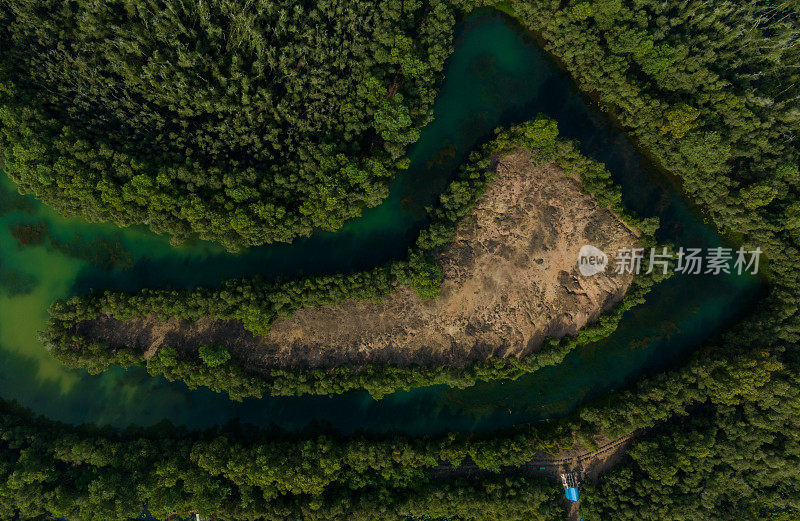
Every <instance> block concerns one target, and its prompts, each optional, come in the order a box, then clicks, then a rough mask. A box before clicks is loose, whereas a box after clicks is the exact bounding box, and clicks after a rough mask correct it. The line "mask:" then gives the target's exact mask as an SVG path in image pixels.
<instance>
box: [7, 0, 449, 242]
mask: <svg viewBox="0 0 800 521" xmlns="http://www.w3.org/2000/svg"><path fill="white" fill-rule="evenodd" d="M453 25H454V18H453V12H452V8H451V7H450V6H449V5H448V4H447V3H445V2H441V1H437V0H433V1H424V2H422V1H408V0H406V1H388V2H369V1H353V0H346V1H341V0H338V1H324V2H307V3H306V5H301V4H297V3H296V2H274V1H272V0H270V1H255V2H253V1H248V2H243V1H239V0H224V1H217V2H203V1H201V0H191V1H186V0H170V1H163V0H147V1H130V0H113V1H97V0H71V1H69V2H63V1H61V0H48V1H44V2H43V1H40V0H19V1H17V0H14V1H2V2H0V49H2V53H0V151H2V161H3V163H4V164H5V170H6V171H7V172H8V173H9V175H10V176H11V177H12V178H13V179H14V181H16V182H17V184H18V185H19V187H20V189H21V190H23V191H24V192H26V193H33V194H35V195H36V196H37V197H39V198H41V199H42V200H44V201H45V202H47V203H48V204H51V205H53V206H54V207H55V208H57V209H58V210H59V211H60V212H62V213H64V214H67V215H80V216H82V217H84V218H87V219H89V220H92V221H107V220H111V221H113V222H115V223H117V224H119V225H122V226H126V225H130V224H135V223H144V224H147V225H148V226H150V228H151V229H153V230H154V231H156V232H166V233H170V234H171V235H172V236H174V237H175V239H176V240H180V239H182V238H185V237H189V236H199V237H202V238H204V239H211V240H215V241H219V242H221V243H222V244H224V245H225V246H227V247H228V248H230V249H238V248H241V247H246V246H250V245H257V244H264V243H270V242H275V241H282V242H288V241H291V240H292V239H293V238H295V237H298V236H307V235H309V234H310V233H311V232H312V231H313V230H315V229H324V230H336V229H338V228H340V227H341V226H342V224H343V222H344V221H345V220H347V219H350V218H353V217H357V216H358V215H360V213H361V211H362V210H363V209H364V208H366V207H369V206H375V205H376V204H378V203H379V202H380V201H381V200H382V199H383V198H384V197H385V196H386V194H387V185H388V181H389V179H390V178H391V177H392V175H394V174H395V173H396V172H397V171H400V170H402V169H403V168H405V166H406V164H407V160H406V159H404V155H405V150H406V148H407V146H408V145H409V144H410V143H413V142H414V141H416V140H417V137H418V135H419V128H420V127H421V126H423V125H424V124H426V123H427V122H428V120H429V119H430V111H431V108H430V107H431V103H432V101H433V98H434V95H435V92H436V85H437V82H438V80H439V76H440V73H441V70H442V67H443V64H444V60H445V58H446V57H447V56H448V55H449V53H450V52H451V47H452V43H451V42H452V31H453Z"/></svg>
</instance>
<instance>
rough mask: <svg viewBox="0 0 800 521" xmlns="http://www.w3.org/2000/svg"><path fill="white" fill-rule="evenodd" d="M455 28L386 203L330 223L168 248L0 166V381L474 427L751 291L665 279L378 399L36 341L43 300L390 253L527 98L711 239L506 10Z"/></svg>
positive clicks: (191, 414) (90, 400)
mask: <svg viewBox="0 0 800 521" xmlns="http://www.w3.org/2000/svg"><path fill="white" fill-rule="evenodd" d="M456 34H457V38H456V45H455V48H456V49H455V52H454V54H453V55H452V56H451V57H450V59H449V61H448V63H447V67H446V71H445V73H446V75H445V79H444V82H443V84H442V86H441V90H440V94H439V96H438V97H437V100H436V102H435V105H434V120H433V122H432V123H431V124H430V125H428V126H427V127H426V128H425V129H424V130H423V132H422V134H421V137H420V140H419V142H418V143H417V144H416V145H415V146H414V147H413V149H412V150H411V152H410V157H411V167H410V168H409V170H408V171H406V172H403V173H401V174H400V175H399V176H398V177H397V178H396V180H395V181H394V182H393V184H392V187H391V191H390V196H389V198H388V199H387V200H386V201H385V202H384V203H382V204H381V205H380V206H378V207H376V208H373V209H370V210H367V211H365V212H364V215H363V216H362V217H361V218H359V219H356V220H354V221H352V222H349V223H347V225H346V226H345V227H344V228H343V229H342V230H340V231H339V232H336V233H318V234H316V235H314V236H312V237H310V238H308V239H304V240H300V241H296V242H295V243H294V244H291V245H272V246H264V247H259V248H252V249H250V250H248V251H247V252H245V253H242V254H236V255H232V254H228V253H226V252H224V251H223V250H222V249H221V248H219V247H217V246H214V245H211V244H207V243H197V244H190V245H186V246H183V247H181V248H173V247H171V246H170V245H169V243H168V241H167V239H165V238H163V237H160V236H156V235H154V234H152V233H150V232H148V231H146V230H144V229H142V228H130V229H118V228H116V227H114V226H113V225H98V224H91V223H87V222H84V221H82V220H80V219H65V218H63V217H61V216H59V215H57V214H56V213H55V212H53V211H52V210H50V209H49V208H47V207H45V206H44V205H42V204H40V203H38V202H37V201H35V200H34V199H32V198H30V197H24V198H23V197H19V196H17V195H16V194H15V189H14V186H13V184H12V183H11V182H10V181H9V180H8V179H7V178H6V177H5V176H2V177H3V180H2V184H0V190H1V191H2V193H0V396H2V397H3V398H5V399H13V400H16V401H18V402H19V403H20V404H21V405H24V406H26V407H29V408H31V409H32V410H33V411H34V412H36V413H39V414H43V415H45V416H47V417H50V418H53V419H57V420H61V421H65V422H69V423H75V424H79V423H87V422H92V423H96V424H100V425H104V424H109V425H114V426H126V425H129V424H136V425H143V426H147V425H153V424H156V423H158V422H160V421H162V420H169V421H171V422H172V423H173V424H175V425H184V426H187V427H190V428H202V427H210V426H214V425H219V424H224V423H226V422H229V421H233V420H238V421H241V422H245V423H252V424H254V425H259V426H268V425H272V424H274V425H278V426H280V427H283V428H286V429H290V430H294V429H300V428H304V427H306V426H308V425H309V424H312V423H315V422H316V423H329V424H331V425H332V426H333V427H335V428H337V429H339V430H341V431H343V432H351V431H354V430H357V429H369V430H374V431H391V430H403V431H406V432H410V433H414V434H420V433H436V432H443V431H447V430H457V431H465V432H470V431H487V430H491V429H495V428H498V427H508V426H512V425H516V424H519V423H526V422H536V421H541V420H544V419H547V418H553V417H557V416H560V415H564V414H566V413H568V412H570V411H571V410H573V409H574V408H575V407H576V406H577V405H578V404H580V403H583V402H585V401H586V400H589V399H591V398H594V397H597V396H600V395H602V394H603V393H605V392H608V391H609V390H612V389H616V388H619V387H621V386H624V385H626V384H627V383H629V382H630V381H632V379H635V378H636V377H638V376H640V375H642V374H645V373H652V372H654V371H657V370H659V369H663V368H664V367H667V366H669V365H670V364H674V363H676V361H677V360H680V357H681V356H685V355H686V354H687V353H689V352H691V350H692V348H694V347H696V346H698V345H699V344H700V343H702V342H703V341H704V340H706V339H708V338H709V337H711V336H713V335H714V334H715V333H716V332H718V331H719V330H720V329H721V328H723V327H725V326H726V325H727V324H728V323H730V322H731V321H732V320H734V319H735V318H736V317H737V316H738V315H739V314H740V313H741V311H742V310H743V309H744V308H745V307H746V305H747V304H748V303H749V302H751V301H752V300H753V299H754V298H756V296H757V295H758V293H759V291H760V287H761V286H760V282H759V281H758V279H757V278H756V277H752V276H735V275H728V276H691V275H685V276H675V277H672V278H671V279H670V280H668V281H666V282H665V283H663V284H661V285H660V286H659V287H657V288H655V289H654V290H653V292H651V293H650V295H649V296H648V302H647V303H646V304H644V305H642V306H639V307H637V308H635V309H633V310H631V311H629V312H628V313H627V314H626V315H625V317H624V318H623V321H622V323H621V324H620V327H619V329H618V330H617V331H616V332H615V333H614V334H613V335H611V336H610V337H609V338H608V339H606V340H604V341H601V342H597V343H594V344H591V345H589V346H586V347H584V348H580V349H578V350H576V351H574V352H572V353H571V354H569V355H568V356H567V358H566V359H565V361H564V363H562V364H560V365H558V366H555V367H549V368H544V369H542V370H540V371H537V372H536V373H533V374H530V375H527V376H524V377H522V378H519V379H518V380H516V381H506V382H492V383H479V384H478V385H476V386H473V387H470V388H467V389H451V388H447V387H445V386H436V387H429V388H422V389H417V390H414V391H410V392H399V393H395V394H393V395H390V396H387V397H385V398H384V399H382V400H379V401H376V400H373V399H372V398H371V397H370V396H369V395H367V394H366V393H350V394H347V395H343V396H332V397H298V398H263V399H260V400H255V399H251V400H245V401H244V402H242V403H236V402H231V401H229V400H228V398H227V397H226V396H225V395H220V394H216V393H213V392H210V391H207V390H195V391H190V390H189V389H187V388H186V387H185V386H184V385H183V384H181V383H179V382H176V383H169V382H166V381H165V380H163V379H161V378H153V377H150V376H149V375H148V374H147V373H145V372H144V371H143V370H140V369H130V370H127V371H123V370H122V369H119V368H115V369H113V370H111V371H109V372H107V373H105V374H103V375H99V376H90V375H88V374H86V373H85V372H83V371H74V370H68V369H65V368H64V367H63V366H61V365H60V364H59V363H58V362H57V361H56V360H54V359H53V358H51V357H50V356H49V355H48V353H47V351H46V350H45V349H44V347H43V346H42V345H41V343H40V342H39V341H38V340H37V338H36V334H37V332H38V331H40V330H42V329H43V328H44V324H45V321H46V318H47V313H46V310H47V307H48V306H49V305H50V303H51V302H52V301H53V300H55V299H57V298H63V297H65V296H69V295H74V294H82V293H86V292H88V291H91V290H93V289H105V288H118V289H126V290H136V289H140V288H144V287H163V286H168V285H171V286H174V287H181V288H185V287H191V286H194V285H197V284H204V285H212V284H215V283H218V282H219V281H221V280H223V279H225V278H230V277H241V276H248V275H253V274H262V275H265V276H267V277H277V276H280V275H300V274H306V275H309V274H316V273H326V272H335V271H342V270H355V269H360V268H367V267H370V266H373V265H375V264H376V263H382V262H386V261H389V260H392V259H396V258H400V257H402V256H403V255H404V254H405V252H406V249H407V247H408V246H409V245H410V244H411V243H412V242H413V240H414V238H415V237H416V234H417V231H418V230H419V229H420V227H421V226H423V225H424V224H425V210H424V208H425V206H426V205H431V204H433V203H434V202H435V200H436V197H437V195H438V194H439V193H440V192H441V191H442V189H443V188H444V187H445V186H446V184H447V182H448V180H449V179H450V176H451V175H452V174H453V172H454V171H455V169H456V168H457V166H458V165H459V164H461V163H462V162H463V160H464V159H465V157H466V155H467V154H468V152H469V151H470V150H472V149H474V148H475V147H476V146H477V145H479V144H480V143H482V142H485V141H486V140H488V139H490V138H491V136H492V135H493V130H494V129H495V128H497V127H498V126H507V125H510V124H513V123H519V122H522V121H525V120H528V119H531V118H533V117H535V116H536V115H537V114H539V113H542V114H545V115H547V116H549V117H551V118H553V119H555V120H556V121H557V122H558V124H559V128H560V131H561V135H562V136H564V137H567V138H570V139H576V140H578V141H579V143H580V146H579V148H580V150H581V151H582V152H583V153H584V154H585V155H587V156H590V157H593V158H595V159H598V160H600V161H603V162H604V163H605V164H606V165H607V167H608V168H609V170H610V171H611V173H612V175H613V177H614V180H615V182H617V183H618V184H620V185H621V186H622V188H623V194H624V202H625V204H626V205H628V207H629V208H631V209H633V210H634V211H636V212H637V213H639V215H641V216H644V217H647V216H651V215H655V216H658V217H659V218H660V219H661V222H662V228H661V230H660V232H659V234H660V236H661V238H664V239H668V240H671V241H673V242H674V243H675V244H676V245H682V246H688V247H713V246H716V245H720V244H722V239H721V238H720V237H719V236H718V234H716V233H715V231H714V230H713V228H711V227H710V226H708V225H707V224H705V223H704V221H703V218H702V216H701V215H699V214H698V213H697V212H696V211H695V210H694V209H692V208H691V206H690V205H689V204H688V203H687V201H686V200H685V199H683V198H682V196H681V195H680V194H679V193H678V192H677V189H676V188H675V187H674V186H673V185H672V183H671V182H670V180H669V179H667V178H666V177H665V176H664V175H662V174H661V173H660V172H659V171H658V170H657V169H656V168H654V167H653V166H652V165H651V164H649V163H648V162H647V160H646V159H645V158H644V157H643V156H642V155H641V154H640V153H638V152H637V151H636V149H635V147H634V146H633V145H632V144H631V142H630V141H629V140H628V139H627V138H626V137H625V136H624V135H623V134H622V133H621V132H620V131H619V130H618V129H617V128H616V127H615V126H614V124H613V123H612V122H611V121H610V120H609V119H608V118H606V117H605V116H604V115H603V114H602V113H601V112H600V111H599V109H597V108H596V107H594V106H593V104H592V103H591V101H589V100H588V99H586V98H584V97H582V96H581V95H580V93H579V92H578V90H577V89H576V87H575V86H574V85H573V83H572V82H571V80H570V79H569V77H568V76H567V75H566V74H565V73H564V72H563V71H561V70H560V69H559V67H558V66H557V65H556V64H554V63H553V62H552V61H551V60H549V59H548V58H547V57H546V56H545V55H544V53H543V52H542V50H541V49H540V48H539V46H538V44H537V43H536V42H535V41H534V40H533V39H532V38H530V37H529V36H528V35H526V34H525V32H524V31H521V30H520V28H519V26H518V25H517V24H516V23H515V22H513V21H511V20H509V19H508V18H507V17H506V16H504V15H501V14H499V13H495V12H480V13H476V14H474V15H472V16H470V17H469V18H467V19H466V20H465V21H463V22H461V23H460V24H459V27H458V28H457V33H456ZM32 224H34V225H40V227H39V228H38V229H37V228H36V227H30V225H32ZM20 225H22V226H27V227H23V228H19V226H20ZM41 225H44V227H41ZM12 231H13V232H14V235H16V238H15V237H13V236H12ZM23 232H24V233H23ZM20 238H21V239H22V241H20V240H19V239H20Z"/></svg>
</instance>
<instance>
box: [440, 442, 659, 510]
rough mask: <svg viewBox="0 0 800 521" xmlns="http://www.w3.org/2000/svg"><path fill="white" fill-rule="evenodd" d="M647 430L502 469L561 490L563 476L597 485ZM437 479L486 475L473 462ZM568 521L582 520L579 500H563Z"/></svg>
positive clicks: (447, 469)
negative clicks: (545, 481) (571, 475)
mask: <svg viewBox="0 0 800 521" xmlns="http://www.w3.org/2000/svg"><path fill="white" fill-rule="evenodd" d="M643 432H644V431H636V432H634V433H632V434H630V435H628V436H623V437H622V438H617V439H614V440H610V439H608V438H604V439H598V440H597V442H598V445H599V446H598V448H597V450H594V451H590V450H586V449H578V450H570V451H565V452H563V453H561V454H558V455H556V456H552V455H550V454H546V453H540V454H538V455H537V456H536V457H535V458H534V459H532V460H531V461H529V462H527V463H526V464H524V465H522V466H520V467H503V468H502V471H504V472H508V473H521V474H523V475H525V476H536V477H541V478H546V479H548V480H550V481H552V483H553V486H554V487H557V488H558V489H559V490H561V489H562V484H561V474H565V473H569V472H577V473H578V474H579V475H580V476H582V477H581V481H589V482H594V483H596V482H597V479H598V477H599V475H600V474H601V473H603V472H605V471H607V470H609V469H611V468H612V467H613V466H614V465H616V464H617V463H619V462H620V460H621V459H622V458H623V456H624V455H625V451H626V450H627V449H628V447H629V446H630V444H631V443H632V442H633V441H634V440H635V439H636V438H637V437H638V436H640V435H641V434H642V433H643ZM433 473H434V476H435V477H473V478H475V477H479V476H480V475H482V474H487V472H486V471H485V470H482V469H480V468H479V467H478V466H477V465H475V464H474V463H472V462H471V461H468V462H464V463H462V464H461V465H459V466H458V467H453V466H452V465H445V464H443V465H439V466H437V467H435V468H434V470H433ZM563 506H564V511H565V514H566V517H565V519H566V521H579V519H580V501H576V502H573V501H568V500H567V499H566V498H564V500H563Z"/></svg>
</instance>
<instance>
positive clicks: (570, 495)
mask: <svg viewBox="0 0 800 521" xmlns="http://www.w3.org/2000/svg"><path fill="white" fill-rule="evenodd" d="M564 495H565V496H567V499H569V500H570V501H578V500H579V499H580V494H578V487H572V488H565V489H564Z"/></svg>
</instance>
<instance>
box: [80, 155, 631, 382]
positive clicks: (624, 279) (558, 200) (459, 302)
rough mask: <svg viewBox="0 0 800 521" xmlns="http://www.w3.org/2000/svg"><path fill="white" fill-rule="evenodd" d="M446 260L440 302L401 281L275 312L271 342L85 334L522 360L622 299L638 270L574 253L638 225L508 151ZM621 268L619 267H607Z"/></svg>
mask: <svg viewBox="0 0 800 521" xmlns="http://www.w3.org/2000/svg"><path fill="white" fill-rule="evenodd" d="M466 221H467V222H464V223H462V224H461V225H460V226H459V227H458V230H457V233H456V238H455V241H454V243H453V244H452V246H451V247H450V248H448V249H447V250H446V251H444V252H443V253H442V254H441V255H440V258H439V262H440V263H441V265H442V267H443V270H444V275H445V281H444V284H443V286H442V290H441V295H440V297H439V298H437V299H435V300H432V301H429V300H423V299H421V298H419V297H418V296H417V295H416V294H415V293H414V292H413V291H411V290H409V289H407V288H398V289H397V290H395V291H394V292H393V293H392V294H390V295H388V296H387V297H386V298H385V299H384V300H383V301H382V302H371V301H347V302H344V303H342V304H338V305H335V306H325V307H322V308H319V309H314V308H303V309H300V310H298V311H297V312H296V313H295V314H294V315H293V316H291V317H288V318H279V319H277V320H276V321H275V322H274V323H273V325H272V330H271V332H270V334H269V336H268V337H267V338H254V337H253V336H252V335H251V334H249V333H248V332H246V331H245V330H244V329H243V328H242V326H241V324H239V323H238V322H236V321H219V320H210V319H209V320H201V321H199V322H198V323H195V324H189V323H186V322H182V321H179V320H177V319H171V320H169V321H167V322H165V323H159V322H158V321H157V320H156V319H155V318H153V317H143V318H141V319H137V320H133V321H128V322H121V321H118V320H113V319H110V318H98V319H97V320H94V321H91V322H89V323H86V324H84V325H83V326H82V327H81V328H80V329H81V330H82V331H81V332H82V333H83V334H86V335H87V336H89V337H91V338H97V339H101V340H106V341H109V342H110V343H111V344H112V345H115V344H116V345H131V343H133V344H135V345H136V346H138V347H139V348H141V349H143V350H146V351H149V352H150V353H153V352H155V350H156V349H158V348H159V347H161V346H163V345H173V346H176V347H179V348H181V349H186V350H193V349H197V348H199V347H200V346H201V345H205V344H209V343H216V344H223V345H227V346H228V347H229V348H230V350H231V352H232V354H233V355H234V356H235V357H237V358H239V359H241V360H244V361H246V363H247V365H248V366H250V367H251V368H253V369H255V368H258V367H262V368H269V367H276V366H281V367H286V366H293V367H330V366H335V365H354V366H358V365H362V364H364V363H367V362H375V363H392V364H397V365H401V366H402V365H406V364H412V363H421V364H447V365H454V366H461V365H464V364H466V363H467V362H470V361H473V360H477V359H484V358H487V357H490V356H520V355H523V354H527V353H529V352H531V351H533V350H535V349H536V348H538V346H539V345H540V344H541V342H542V340H543V339H544V338H545V337H546V336H553V337H561V336H564V335H570V334H574V333H575V332H576V331H577V330H578V329H580V328H581V327H583V326H584V325H585V324H586V323H587V322H590V321H592V320H595V319H596V318H597V317H598V316H599V315H600V314H601V313H602V312H603V311H605V310H607V309H608V308H610V307H611V306H613V305H614V304H615V303H616V302H618V301H619V300H620V299H621V298H622V296H623V295H624V293H625V291H626V290H627V289H628V287H629V285H630V283H631V281H632V279H633V276H632V275H630V274H625V275H619V274H616V273H613V266H609V267H608V268H607V269H606V271H605V272H603V273H600V274H597V275H594V276H592V277H584V276H581V275H580V274H579V273H578V270H577V257H578V250H580V248H581V246H583V245H586V244H591V245H594V246H596V247H598V248H600V249H601V250H603V251H605V252H613V251H616V250H617V249H618V248H620V247H628V248H631V247H634V246H635V245H636V244H637V242H638V240H637V237H638V232H637V231H636V230H632V229H630V228H628V227H627V226H626V225H625V224H624V223H623V222H622V221H621V220H620V219H619V218H618V217H617V216H616V215H614V214H613V213H612V212H611V211H609V210H607V209H604V208H601V207H600V206H598V205H597V203H595V202H594V200H593V199H592V198H591V197H590V196H588V195H587V194H585V193H584V192H583V190H582V188H581V185H580V182H579V180H577V179H574V178H572V177H569V176H568V175H566V174H565V173H564V171H563V170H561V169H560V168H559V167H557V166H555V165H545V166H534V165H533V164H532V162H531V160H530V155H529V153H527V152H526V151H518V152H516V153H514V154H511V155H508V156H505V157H503V158H502V159H501V160H500V161H499V163H498V167H497V178H496V180H495V181H494V182H493V183H492V184H491V185H490V186H489V187H488V189H487V191H486V194H485V195H484V196H483V197H482V198H481V199H480V200H479V202H478V204H477V206H476V208H475V210H474V211H473V213H472V216H471V218H469V219H467V220H466ZM611 264H612V265H613V262H612V263H611Z"/></svg>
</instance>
